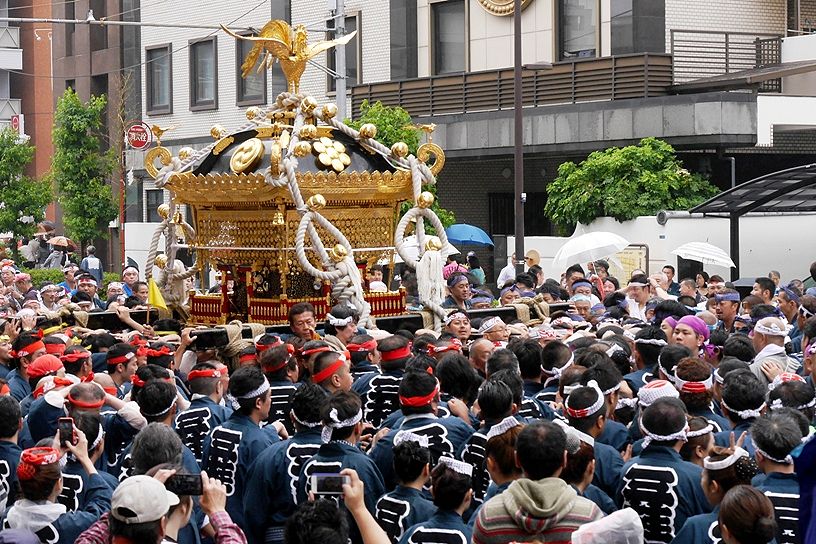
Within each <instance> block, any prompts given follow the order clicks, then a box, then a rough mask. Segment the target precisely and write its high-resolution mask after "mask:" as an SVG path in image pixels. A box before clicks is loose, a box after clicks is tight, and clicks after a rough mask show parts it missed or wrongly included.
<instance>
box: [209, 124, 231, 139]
mask: <svg viewBox="0 0 816 544" xmlns="http://www.w3.org/2000/svg"><path fill="white" fill-rule="evenodd" d="M226 134H227V129H225V128H224V127H223V126H221V125H213V126H212V128H210V136H212V137H213V139H214V140H220V139H221V138H223V137H224V136H226Z"/></svg>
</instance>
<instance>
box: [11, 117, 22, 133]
mask: <svg viewBox="0 0 816 544" xmlns="http://www.w3.org/2000/svg"><path fill="white" fill-rule="evenodd" d="M11 128H13V129H14V131H15V132H17V133H19V132H20V116H19V115H12V116H11Z"/></svg>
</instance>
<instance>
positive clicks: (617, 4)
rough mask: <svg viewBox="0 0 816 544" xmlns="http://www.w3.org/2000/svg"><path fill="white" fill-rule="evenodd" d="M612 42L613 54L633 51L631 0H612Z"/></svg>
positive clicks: (624, 53)
mask: <svg viewBox="0 0 816 544" xmlns="http://www.w3.org/2000/svg"><path fill="white" fill-rule="evenodd" d="M610 8H611V9H612V21H611V29H612V35H611V39H612V43H611V44H610V45H611V50H612V54H613V55H626V54H629V53H634V52H635V44H634V42H633V38H634V36H633V34H632V31H633V24H632V23H633V18H632V0H612V1H611V3H610Z"/></svg>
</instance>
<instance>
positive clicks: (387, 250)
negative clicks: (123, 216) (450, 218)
mask: <svg viewBox="0 0 816 544" xmlns="http://www.w3.org/2000/svg"><path fill="white" fill-rule="evenodd" d="M225 31H227V32H229V31H228V29H226V28H225ZM229 33H230V34H231V35H233V36H235V37H236V38H237V39H249V40H252V41H254V42H255V47H254V48H253V49H252V51H251V52H250V53H249V55H248V56H247V59H246V61H245V63H244V75H245V76H246V75H247V74H248V73H249V71H250V70H252V69H253V68H254V65H255V64H256V63H257V62H258V61H260V68H259V69H263V68H265V67H268V66H270V65H271V63H273V62H275V61H278V62H280V63H281V67H282V68H284V74H285V75H286V76H287V79H288V81H289V90H288V91H286V92H284V93H281V94H280V95H279V96H278V97H277V100H276V101H275V103H274V104H272V105H270V106H269V107H264V108H261V107H251V108H248V109H247V110H246V121H244V124H243V125H242V126H241V127H240V128H238V129H237V130H234V131H229V130H227V129H225V128H224V127H222V126H220V125H215V126H213V127H212V129H211V131H210V135H211V136H212V138H213V141H212V143H211V144H210V145H208V146H206V147H205V148H203V149H200V150H194V149H192V148H184V149H182V150H180V152H179V153H178V156H176V157H173V156H172V155H171V153H170V151H169V150H168V149H166V148H164V147H162V146H161V142H160V136H161V132H163V131H164V129H161V128H159V127H154V128H155V129H156V130H154V133H156V132H158V134H157V136H158V137H159V142H158V144H157V147H155V148H153V149H151V150H150V151H149V152H148V153H147V155H146V157H145V167H146V169H147V171H148V172H149V173H150V174H151V175H152V176H153V177H154V178H155V179H156V184H157V186H159V187H164V188H166V189H168V190H169V192H170V195H171V204H170V205H169V206H168V208H167V209H164V210H163V211H162V217H163V219H164V221H163V223H162V225H161V227H160V231H161V234H163V235H164V237H165V242H166V245H165V255H166V256H165V255H157V253H156V246H157V245H158V240H159V231H157V234H156V236H154V241H153V242H154V243H153V244H152V246H151V252H150V255H149V256H148V269H149V270H152V265H153V264H154V263H155V264H156V265H157V266H158V267H159V269H160V274H159V281H158V283H159V285H160V287H162V289H163V291H164V292H165V293H166V294H167V295H168V296H169V297H170V301H171V303H172V302H173V301H174V300H175V301H177V302H178V300H179V299H181V298H183V297H178V296H177V297H175V299H174V297H173V296H172V293H171V292H172V284H173V281H174V280H179V279H180V278H186V277H191V276H192V275H193V274H200V275H201V278H202V281H205V279H204V278H205V276H207V275H208V274H209V270H210V269H211V268H215V269H217V270H218V271H220V274H221V291H220V293H217V294H201V293H198V292H191V293H190V294H189V298H188V302H187V304H186V305H185V308H184V310H185V311H186V312H188V314H189V321H191V322H195V323H201V324H220V323H225V322H228V321H230V320H232V319H240V320H242V321H248V322H259V323H264V324H269V325H274V324H281V323H286V322H287V316H288V312H289V309H290V308H291V307H292V306H293V305H294V304H297V303H299V302H310V303H311V304H313V305H314V306H315V309H316V311H317V314H318V315H317V317H318V319H322V318H323V317H324V316H325V314H326V313H327V312H328V311H329V309H330V308H331V306H332V305H333V304H335V303H338V302H347V303H349V304H352V305H354V306H355V307H357V308H358V310H360V314H361V322H362V323H365V322H366V321H367V320H368V318H369V317H377V316H393V315H399V314H402V313H405V292H404V291H403V290H399V291H390V292H370V291H368V286H367V284H366V282H365V280H364V278H365V271H366V269H367V268H368V267H370V266H371V265H373V264H374V263H377V262H389V263H391V265H392V266H391V268H392V269H393V263H394V257H395V253H396V252H397V251H400V254H403V252H402V251H401V249H402V248H401V247H400V248H399V249H395V246H398V247H399V246H401V245H402V243H403V239H402V233H403V232H404V230H405V228H406V225H401V224H402V223H403V222H401V221H400V216H399V211H400V206H401V204H402V203H403V202H405V201H413V202H414V208H413V209H412V210H411V212H409V215H410V219H413V220H414V221H415V224H416V225H417V227H416V228H417V232H418V233H419V234H420V240H421V242H422V251H421V252H420V253H422V252H425V253H430V252H433V253H439V251H437V250H438V249H440V248H441V247H443V246H444V245H445V244H447V239H446V237H445V235H444V229H442V228H441V224H440V223H439V221H438V218H436V216H435V214H433V212H432V211H431V210H430V204H431V203H432V202H433V196H432V195H430V193H422V192H421V185H422V184H423V183H428V182H433V181H435V180H434V178H433V175H434V174H436V173H437V172H438V171H439V170H440V169H441V168H442V166H443V164H444V153H443V152H442V150H441V149H440V148H439V147H438V146H436V144H433V143H427V144H424V145H423V146H421V147H420V149H419V151H418V153H417V155H418V157H414V156H413V155H409V150H408V146H407V145H406V144H405V143H403V142H397V143H395V144H394V145H392V146H391V147H390V148H388V147H385V146H383V145H382V144H381V143H380V142H378V141H377V140H376V134H377V127H376V126H374V125H370V124H367V125H363V126H362V127H361V128H360V130H359V131H357V130H354V129H353V128H351V127H349V126H347V125H345V124H344V123H342V122H341V121H340V120H338V119H337V116H338V111H337V106H335V105H334V104H330V103H327V104H322V105H321V104H318V103H317V101H316V100H315V99H314V98H312V97H310V96H306V95H303V94H300V88H299V79H300V76H301V75H302V73H303V69H304V68H305V64H306V62H307V61H308V60H309V59H311V58H312V57H314V56H315V55H316V54H317V53H319V52H321V51H325V50H327V49H329V48H330V47H332V46H334V45H338V44H339V43H345V42H346V41H348V39H350V38H351V35H349V36H346V37H345V38H344V39H343V40H342V41H340V40H338V41H333V42H321V43H318V44H314V45H309V44H307V42H306V30H305V29H304V28H303V27H302V26H298V27H296V28H294V29H292V28H291V27H289V25H288V24H287V23H285V22H282V21H270V22H269V23H268V24H267V25H266V26H264V28H263V29H262V30H261V32H260V34H259V35H258V36H254V37H246V36H238V35H235V34H232V33H231V32H229ZM157 161H158V164H157ZM426 163H427V164H426ZM180 205H186V206H187V219H188V220H189V223H187V222H185V221H184V220H182V219H181V216H180V214H179V212H178V211H177V209H176V208H177V207H178V206H180ZM403 219H405V218H403ZM423 221H428V222H430V223H431V224H432V225H434V226H438V227H439V228H437V231H438V232H439V231H441V232H440V238H435V237H428V238H427V240H425V239H424V237H423V236H424V235H423V234H422V233H421V229H422V224H423ZM404 222H405V223H406V224H407V222H408V220H406V221H404ZM178 229H180V232H179V230H178ZM395 233H396V236H395ZM180 235H183V238H184V242H185V243H184V244H180V243H179V242H178V240H179V239H180ZM185 245H186V247H189V249H191V250H194V251H195V254H196V265H195V266H194V268H193V269H191V270H187V271H179V270H178V269H177V268H174V266H175V264H174V263H176V261H175V251H176V250H177V249H178V248H180V247H185ZM168 257H169V258H168ZM436 258H437V259H438V257H436ZM406 263H407V264H408V265H409V266H416V265H417V264H418V263H417V262H408V260H407V259H406ZM440 272H441V270H440ZM432 298H434V300H433V301H431V303H430V307H431V308H434V307H437V306H438V302H441V298H440V297H439V293H437V294H436V295H435V296H433V297H432Z"/></svg>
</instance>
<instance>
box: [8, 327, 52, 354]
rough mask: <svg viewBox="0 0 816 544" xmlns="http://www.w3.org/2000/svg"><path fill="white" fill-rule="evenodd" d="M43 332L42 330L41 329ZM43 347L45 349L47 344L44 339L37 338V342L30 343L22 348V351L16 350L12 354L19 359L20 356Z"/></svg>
mask: <svg viewBox="0 0 816 544" xmlns="http://www.w3.org/2000/svg"><path fill="white" fill-rule="evenodd" d="M40 332H42V331H40ZM41 349H45V344H44V343H43V341H42V340H37V341H36V342H34V343H32V344H29V345H27V346H25V347H23V348H20V351H15V352H14V353H13V354H12V357H15V358H17V359H19V358H20V357H26V356H28V355H31V354H33V353H36V352H38V351H40V350H41Z"/></svg>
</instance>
